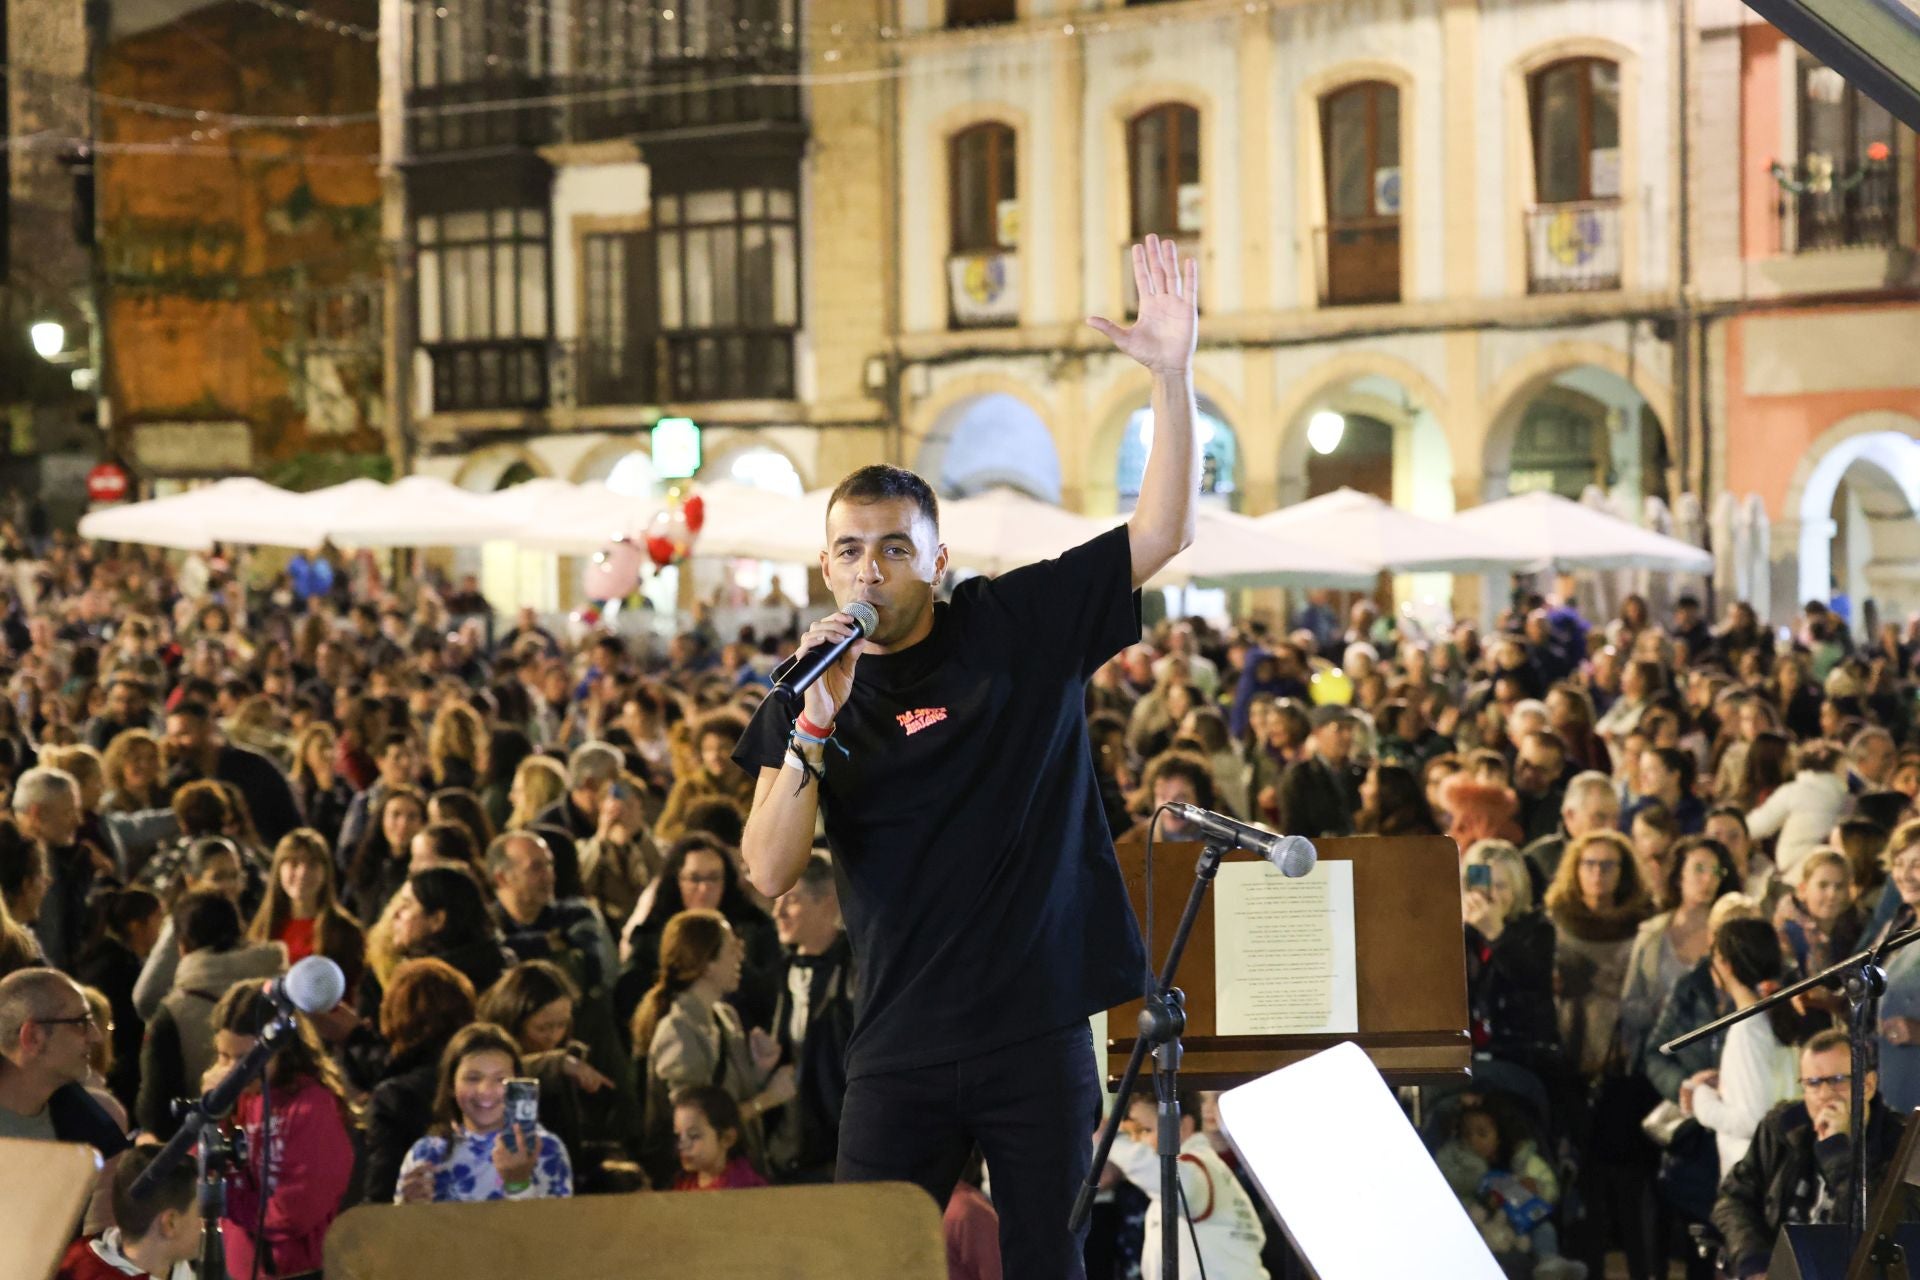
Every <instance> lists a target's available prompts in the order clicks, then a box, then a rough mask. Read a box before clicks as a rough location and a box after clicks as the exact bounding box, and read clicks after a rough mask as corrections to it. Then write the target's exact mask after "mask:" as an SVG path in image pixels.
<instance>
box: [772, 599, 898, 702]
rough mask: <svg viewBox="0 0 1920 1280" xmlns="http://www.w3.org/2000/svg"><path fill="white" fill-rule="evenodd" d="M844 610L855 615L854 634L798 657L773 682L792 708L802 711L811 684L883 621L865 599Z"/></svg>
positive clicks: (775, 695) (775, 692) (843, 610)
mask: <svg viewBox="0 0 1920 1280" xmlns="http://www.w3.org/2000/svg"><path fill="white" fill-rule="evenodd" d="M840 612H842V613H844V614H846V615H847V616H848V617H849V618H852V619H853V634H852V635H850V636H847V637H845V638H844V639H841V640H837V641H835V642H834V643H833V644H830V645H828V646H827V647H826V648H824V649H813V650H809V651H808V652H806V653H802V654H800V655H799V656H798V657H796V658H794V660H793V662H792V664H791V666H790V667H789V669H788V671H787V674H786V675H785V676H783V677H782V678H781V679H780V681H779V683H777V684H775V685H774V686H773V696H774V697H776V698H778V699H780V701H781V702H783V703H785V704H786V705H787V707H788V709H790V710H793V711H798V710H799V709H800V699H801V696H802V695H803V694H805V693H806V691H807V686H808V685H810V684H812V683H813V682H814V681H815V680H818V679H819V678H820V677H821V676H823V675H825V674H826V673H827V668H829V667H831V666H832V665H833V664H834V663H836V662H838V661H840V659H841V658H843V657H845V656H846V652H847V650H848V649H850V648H852V647H853V646H854V645H855V644H857V643H858V642H860V641H861V640H864V639H866V638H867V637H868V636H870V635H872V634H873V631H874V628H875V627H878V626H879V625H880V612H879V610H877V609H875V608H874V607H873V606H872V605H870V604H868V603H867V602H866V601H865V600H855V601H854V602H853V603H852V604H850V605H848V606H847V607H846V608H844V609H842V610H841V611H840Z"/></svg>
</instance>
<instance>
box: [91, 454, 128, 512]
mask: <svg viewBox="0 0 1920 1280" xmlns="http://www.w3.org/2000/svg"><path fill="white" fill-rule="evenodd" d="M87 497H88V498H90V499H92V500H93V501H94V502H124V501H125V500H126V497H127V469H126V468H125V467H123V466H121V465H120V464H119V463H117V462H103V463H101V464H100V465H99V466H97V467H95V468H94V469H93V470H91V471H89V472H87Z"/></svg>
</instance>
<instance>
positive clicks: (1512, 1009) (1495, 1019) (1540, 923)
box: [1460, 840, 1560, 1071]
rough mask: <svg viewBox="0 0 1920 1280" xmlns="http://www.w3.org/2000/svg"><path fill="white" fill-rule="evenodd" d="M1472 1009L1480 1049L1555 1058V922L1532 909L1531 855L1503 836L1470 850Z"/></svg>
mask: <svg viewBox="0 0 1920 1280" xmlns="http://www.w3.org/2000/svg"><path fill="white" fill-rule="evenodd" d="M1461 884H1462V893H1461V899H1460V905H1461V911H1462V914H1463V915H1464V916H1465V917H1466V945H1467V1010H1468V1018H1469V1023H1470V1026H1471V1028H1472V1033H1473V1047H1474V1049H1475V1050H1476V1051H1478V1052H1482V1053H1488V1054H1491V1055H1493V1056H1494V1057H1496V1058H1501V1059H1504V1060H1506V1061H1509V1062H1514V1063H1517V1064H1519V1065H1521V1066H1525V1067H1528V1068H1530V1069H1533V1070H1536V1071H1537V1070H1539V1069H1541V1068H1542V1067H1543V1066H1544V1065H1546V1063H1547V1062H1548V1061H1549V1060H1550V1059H1552V1058H1555V1057H1557V1056H1558V1054H1559V1044H1560V1035H1559V1028H1558V1024H1557V1023H1556V1021H1555V1018H1554V1009H1553V951H1554V936H1553V926H1552V925H1551V924H1549V923H1548V922H1547V919H1546V917H1545V916H1543V915H1542V914H1541V913H1540V912H1539V911H1537V910H1536V909H1535V908H1534V905H1533V881H1532V878H1531V877H1529V876H1528V874H1527V862H1526V858H1525V857H1524V856H1523V855H1522V854H1521V853H1520V851H1519V850H1518V849H1515V848H1514V847H1513V846H1512V845H1511V844H1508V843H1507V842H1506V841H1504V840H1482V841H1480V842H1479V843H1478V844H1475V845H1474V846H1472V847H1471V848H1470V849H1468V850H1467V857H1466V865H1465V867H1464V868H1463V869H1462V870H1461Z"/></svg>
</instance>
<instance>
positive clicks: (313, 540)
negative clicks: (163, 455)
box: [80, 476, 371, 551]
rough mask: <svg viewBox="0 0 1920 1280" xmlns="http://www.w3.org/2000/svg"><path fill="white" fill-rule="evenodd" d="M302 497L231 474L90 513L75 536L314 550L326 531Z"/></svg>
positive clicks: (200, 547) (195, 546)
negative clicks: (161, 494) (247, 544)
mask: <svg viewBox="0 0 1920 1280" xmlns="http://www.w3.org/2000/svg"><path fill="white" fill-rule="evenodd" d="M368 483H371V482H368ZM306 497H307V495H305V494H299V493H291V492H289V491H288V490H285V489H280V488H276V487H275V486H273V485H270V484H267V483H266V482H265V481H262V480H256V479H254V478H253V477H251V476H234V477H230V478H228V479H226V480H220V481H216V482H215V483H213V484H210V485H205V486H203V487H201V488H198V489H189V490H188V491H186V492H185V493H176V494H171V495H169V496H167V497H164V498H153V499H150V500H148V501H146V502H132V503H128V504H126V505H125V506H119V507H111V508H108V509H107V510H104V511H95V512H92V513H90V514H88V515H86V516H84V517H82V519H81V521H80V534H81V536H82V537H87V538H98V539H100V540H102V541H105V542H136V543H140V544H142V545H145V546H153V547H170V548H172V549H174V550H177V551H205V550H207V549H208V548H209V547H211V546H212V545H213V544H214V543H216V542H237V543H249V544H257V545H267V546H298V547H307V546H314V545H317V544H318V543H319V542H320V541H321V539H322V538H323V537H324V536H325V530H324V529H323V528H322V527H321V526H320V525H319V524H317V523H316V522H314V521H313V520H312V519H311V518H310V517H309V516H308V513H307V508H306V506H305V501H306Z"/></svg>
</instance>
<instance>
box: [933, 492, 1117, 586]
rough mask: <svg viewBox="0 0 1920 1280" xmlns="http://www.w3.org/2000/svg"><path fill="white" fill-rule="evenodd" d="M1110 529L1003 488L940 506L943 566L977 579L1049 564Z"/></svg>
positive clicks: (1107, 526)
mask: <svg viewBox="0 0 1920 1280" xmlns="http://www.w3.org/2000/svg"><path fill="white" fill-rule="evenodd" d="M1111 527H1112V525H1111V522H1110V521H1102V520H1095V519H1092V518H1091V517H1088V516H1083V515H1076V514H1075V513H1073V512H1071V511H1068V510H1066V509H1065V508H1064V507H1057V506H1055V505H1054V504H1053V503H1051V502H1045V501H1042V500H1041V499H1039V498H1035V497H1032V496H1030V495H1028V494H1025V493H1021V492H1020V491H1019V490H1017V489H1009V488H1004V487H1002V488H994V489H989V490H988V491H987V492H985V493H981V494H976V495H974V496H973V497H971V498H958V499H955V500H954V501H952V502H943V503H941V504H940V540H941V541H942V542H944V543H946V544H947V558H948V561H949V563H951V564H952V565H954V566H955V567H956V568H961V569H977V570H978V571H980V572H981V573H989V574H997V573H1005V572H1006V571H1007V570H1008V569H1017V568H1019V567H1020V566H1021V565H1023V564H1033V563H1035V562H1037V561H1041V560H1048V559H1051V558H1053V557H1054V556H1057V555H1059V554H1060V553H1061V552H1063V551H1067V550H1070V549H1071V548H1073V547H1077V546H1079V545H1080V544H1081V543H1083V542H1086V541H1087V540H1089V539H1091V538H1094V537H1096V536H1098V535H1099V534H1101V533H1102V532H1104V531H1105V530H1107V529H1109V528H1111Z"/></svg>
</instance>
